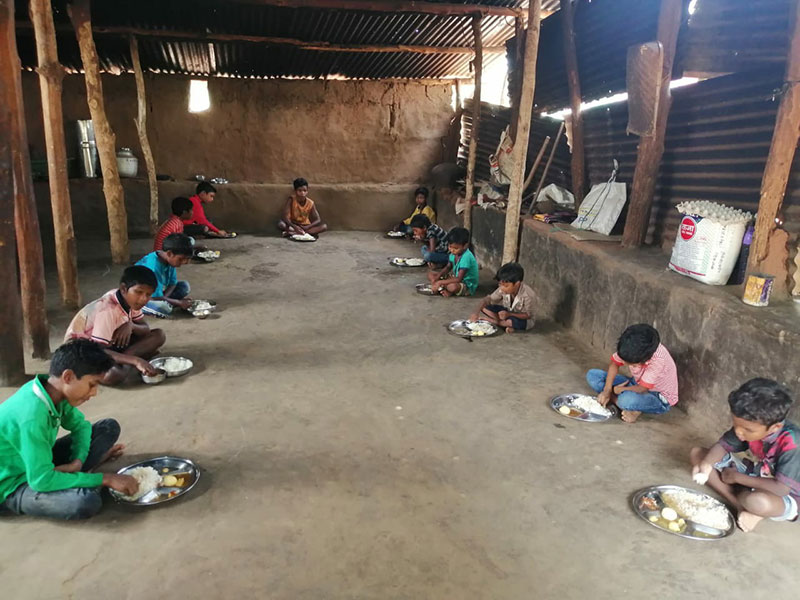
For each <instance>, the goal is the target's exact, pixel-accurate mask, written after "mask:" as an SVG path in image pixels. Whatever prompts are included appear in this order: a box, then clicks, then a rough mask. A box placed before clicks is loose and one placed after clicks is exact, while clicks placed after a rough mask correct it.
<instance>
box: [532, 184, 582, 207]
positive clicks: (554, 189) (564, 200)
mask: <svg viewBox="0 0 800 600" xmlns="http://www.w3.org/2000/svg"><path fill="white" fill-rule="evenodd" d="M545 200H552V201H553V202H555V203H556V204H557V205H558V206H559V207H560V208H572V209H574V208H575V196H573V195H572V192H570V191H569V190H565V189H564V188H562V187H559V186H557V185H556V184H555V183H551V184H550V185H548V186H547V187H545V188H544V189H543V190H542V191H541V192H539V195H538V196H536V202H544V201H545Z"/></svg>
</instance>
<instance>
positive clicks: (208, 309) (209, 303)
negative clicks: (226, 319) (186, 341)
mask: <svg viewBox="0 0 800 600" xmlns="http://www.w3.org/2000/svg"><path fill="white" fill-rule="evenodd" d="M215 310H217V303H216V302H214V301H213V300H194V301H193V302H192V305H191V306H190V307H189V312H190V313H192V315H194V316H195V317H197V318H198V319H205V318H206V317H207V316H208V315H210V314H211V313H212V312H214V311H215Z"/></svg>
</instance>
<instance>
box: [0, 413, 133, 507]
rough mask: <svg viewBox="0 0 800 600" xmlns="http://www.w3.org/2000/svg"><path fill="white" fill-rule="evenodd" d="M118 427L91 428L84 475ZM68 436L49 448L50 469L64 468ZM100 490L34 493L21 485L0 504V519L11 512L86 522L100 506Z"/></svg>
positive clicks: (106, 448) (67, 458)
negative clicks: (51, 460)
mask: <svg viewBox="0 0 800 600" xmlns="http://www.w3.org/2000/svg"><path fill="white" fill-rule="evenodd" d="M119 431H120V427H119V423H117V422H116V421H115V420H114V419H103V420H102V421H98V422H97V423H95V424H94V425H92V441H91V444H90V446H89V454H88V456H87V457H86V462H84V463H83V467H82V468H81V471H83V472H87V471H91V470H92V469H94V468H95V467H96V466H98V465H99V464H100V460H101V459H102V458H103V456H104V455H105V453H106V452H108V451H109V450H110V449H111V447H112V446H113V445H114V444H115V443H116V442H117V440H118V439H119ZM71 451H72V436H71V435H65V436H64V437H62V438H59V439H58V440H57V441H56V443H55V444H54V445H53V465H55V466H58V465H64V464H66V463H68V462H70V456H72V452H71ZM101 489H102V488H99V487H96V488H70V489H66V490H59V491H57V492H37V491H35V490H33V489H32V488H31V487H30V486H29V485H28V484H27V483H23V484H22V485H21V486H19V487H18V488H17V489H16V490H14V491H13V492H11V494H10V495H9V496H8V497H7V498H6V499H5V501H4V502H2V503H0V515H2V514H3V513H6V512H12V513H14V514H17V515H31V516H34V517H49V518H51V519H67V520H73V519H88V518H89V517H93V516H94V515H96V514H97V513H98V512H100V509H101V508H102V506H103V500H102V498H101V497H100V490H101Z"/></svg>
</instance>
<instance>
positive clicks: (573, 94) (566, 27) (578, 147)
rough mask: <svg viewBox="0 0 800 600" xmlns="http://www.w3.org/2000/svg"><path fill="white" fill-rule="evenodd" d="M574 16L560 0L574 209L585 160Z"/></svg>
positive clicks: (581, 189)
mask: <svg viewBox="0 0 800 600" xmlns="http://www.w3.org/2000/svg"><path fill="white" fill-rule="evenodd" d="M574 23H575V18H574V13H573V9H572V0H561V29H562V31H563V34H564V62H565V63H566V67H567V83H568V84H569V104H570V107H571V108H572V116H571V117H570V118H571V121H570V123H571V125H572V127H571V129H572V136H571V140H572V160H571V163H570V166H571V170H572V193H573V195H574V196H575V211H576V212H577V210H578V209H579V208H580V206H581V202H583V192H584V185H585V182H586V174H585V173H586V161H585V158H584V144H583V115H582V114H581V79H580V73H579V71H578V54H577V52H576V50H575V27H574Z"/></svg>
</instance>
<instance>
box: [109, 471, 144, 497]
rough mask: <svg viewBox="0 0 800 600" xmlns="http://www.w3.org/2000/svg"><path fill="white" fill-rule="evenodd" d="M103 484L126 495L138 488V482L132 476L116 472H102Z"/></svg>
mask: <svg viewBox="0 0 800 600" xmlns="http://www.w3.org/2000/svg"><path fill="white" fill-rule="evenodd" d="M103 485H104V486H106V487H109V488H111V489H112V490H117V491H118V492H121V493H123V494H125V495H126V496H132V495H133V494H135V493H136V492H137V490H138V489H139V482H138V481H136V480H135V479H134V478H133V477H131V476H130V475H118V474H117V473H103Z"/></svg>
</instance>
